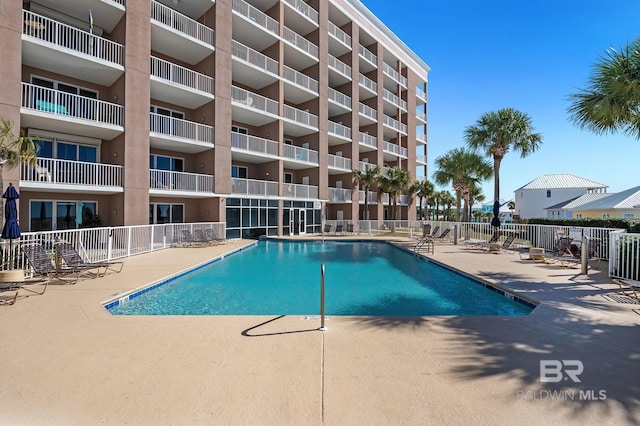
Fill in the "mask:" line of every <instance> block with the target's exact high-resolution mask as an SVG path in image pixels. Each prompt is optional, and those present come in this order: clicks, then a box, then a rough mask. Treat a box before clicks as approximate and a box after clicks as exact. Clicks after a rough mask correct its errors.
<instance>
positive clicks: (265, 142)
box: [231, 132, 279, 164]
mask: <svg viewBox="0 0 640 426" xmlns="http://www.w3.org/2000/svg"><path fill="white" fill-rule="evenodd" d="M278 147H279V144H278V141H273V140H269V139H263V138H258V137H256V136H249V135H245V134H242V133H235V132H232V133H231V152H232V153H233V158H234V159H237V160H239V161H244V162H247V163H254V164H255V163H258V164H259V163H266V162H268V161H273V160H277V159H278V158H279V157H278Z"/></svg>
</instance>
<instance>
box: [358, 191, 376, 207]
mask: <svg viewBox="0 0 640 426" xmlns="http://www.w3.org/2000/svg"><path fill="white" fill-rule="evenodd" d="M366 198H368V202H369V204H378V193H377V192H376V191H371V190H369V193H368V194H367V197H366ZM364 200H365V192H364V191H358V202H359V203H360V204H364Z"/></svg>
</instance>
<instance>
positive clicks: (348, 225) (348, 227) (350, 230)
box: [347, 223, 354, 234]
mask: <svg viewBox="0 0 640 426" xmlns="http://www.w3.org/2000/svg"><path fill="white" fill-rule="evenodd" d="M347 232H348V233H350V234H353V232H354V226H353V223H347Z"/></svg>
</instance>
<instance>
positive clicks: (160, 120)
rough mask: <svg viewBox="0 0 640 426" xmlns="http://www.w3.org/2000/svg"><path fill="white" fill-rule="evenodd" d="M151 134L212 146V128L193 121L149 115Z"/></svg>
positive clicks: (154, 114)
mask: <svg viewBox="0 0 640 426" xmlns="http://www.w3.org/2000/svg"><path fill="white" fill-rule="evenodd" d="M150 117H151V127H150V131H151V133H156V134H159V135H164V136H171V137H175V138H181V139H189V140H192V141H197V142H203V143H210V144H212V145H213V127H212V126H207V125H205V124H200V123H195V122H193V121H187V120H182V119H179V118H174V117H168V116H166V115H161V114H156V113H154V112H152V113H150Z"/></svg>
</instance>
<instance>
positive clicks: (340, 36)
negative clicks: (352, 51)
mask: <svg viewBox="0 0 640 426" xmlns="http://www.w3.org/2000/svg"><path fill="white" fill-rule="evenodd" d="M327 31H328V32H329V35H331V36H333V37H334V38H335V39H336V40H338V41H339V42H340V43H342V44H344V45H345V46H347V47H349V48H350V47H351V36H350V35H349V34H347V33H346V32H344V31H342V30H341V29H340V28H338V26H337V25H336V24H334V23H333V22H331V21H329V23H328V24H327Z"/></svg>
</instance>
